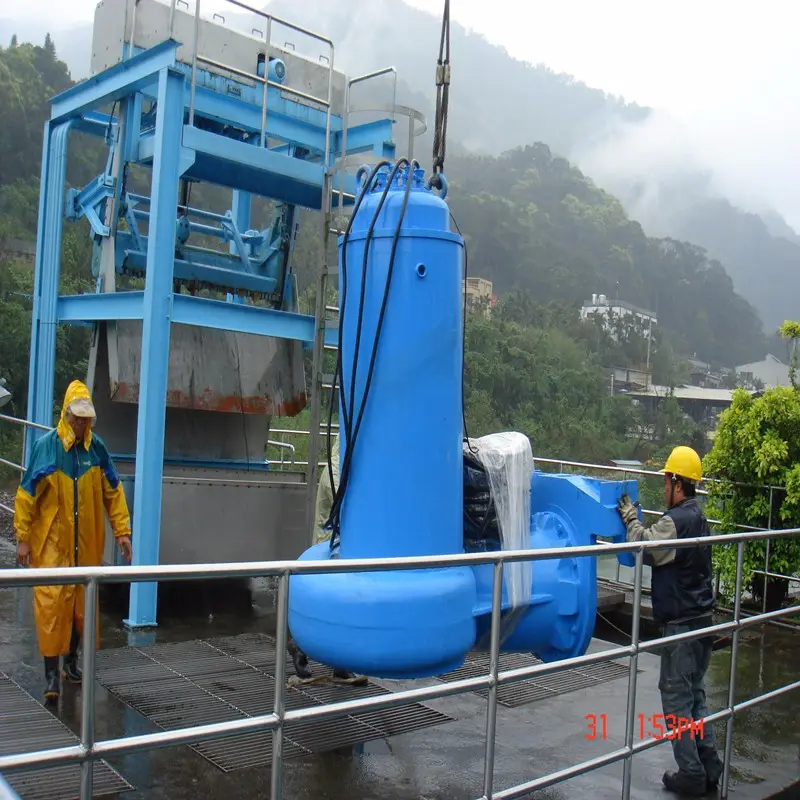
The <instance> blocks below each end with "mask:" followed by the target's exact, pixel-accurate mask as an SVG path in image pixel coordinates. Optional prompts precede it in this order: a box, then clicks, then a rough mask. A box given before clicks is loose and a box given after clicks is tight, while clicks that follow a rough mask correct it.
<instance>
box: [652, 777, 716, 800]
mask: <svg viewBox="0 0 800 800" xmlns="http://www.w3.org/2000/svg"><path fill="white" fill-rule="evenodd" d="M661 781H662V783H663V784H664V787H665V788H666V789H667V791H668V792H674V793H675V794H682V795H686V796H687V797H705V796H706V794H707V793H708V789H707V785H706V783H707V782H706V781H696V780H694V779H693V778H689V777H688V776H687V775H685V774H684V773H681V772H665V773H664V777H663V778H662V779H661Z"/></svg>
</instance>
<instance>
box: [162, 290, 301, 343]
mask: <svg viewBox="0 0 800 800" xmlns="http://www.w3.org/2000/svg"><path fill="white" fill-rule="evenodd" d="M172 321H173V322H179V323H182V324H184V325H198V326H200V327H201V328H220V329H222V330H226V331H235V332H236V333H254V334H257V335H260V336H275V337H277V338H279V339H296V340H298V341H301V342H313V341H314V317H312V316H308V315H307V314H295V313H293V312H291V311H279V310H277V309H273V308H260V307H258V306H248V305H242V304H239V303H226V302H224V301H221V300H208V299H206V298H205V297H192V296H191V295H186V294H176V295H175V296H174V298H173V305H172Z"/></svg>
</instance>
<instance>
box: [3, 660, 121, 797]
mask: <svg viewBox="0 0 800 800" xmlns="http://www.w3.org/2000/svg"><path fill="white" fill-rule="evenodd" d="M78 742H79V739H78V737H77V736H75V734H74V733H73V732H72V731H71V730H70V729H69V728H68V727H67V726H66V725H64V723H63V722H61V720H59V719H58V718H57V717H54V716H53V715H52V714H51V713H50V712H49V711H48V710H47V709H46V708H45V707H44V706H42V705H41V704H40V703H38V702H37V701H36V700H35V699H34V698H33V697H32V696H31V695H30V694H28V692H26V691H25V690H24V689H23V688H22V687H21V686H20V685H19V684H18V683H16V682H15V681H13V680H12V679H11V678H9V677H8V675H6V674H5V673H4V672H0V753H1V754H3V755H15V754H18V753H24V752H26V751H30V750H43V749H45V748H48V749H49V748H51V747H69V746H72V745H75V744H77V743H78ZM3 777H4V778H5V780H6V782H7V783H8V784H9V786H11V787H12V788H13V789H14V791H15V792H16V793H17V794H18V795H19V796H20V797H21V798H22V800H78V798H79V797H80V787H81V768H80V765H78V764H76V765H72V764H70V765H69V766H63V767H44V768H36V769H35V770H31V771H29V772H11V773H8V774H6V775H4V776H3ZM93 789H94V796H95V797H103V796H105V795H109V794H118V793H120V792H126V791H129V790H131V789H133V787H132V786H131V785H130V784H129V783H128V782H127V781H126V780H125V779H124V778H123V777H122V776H121V775H120V774H119V773H118V772H117V771H116V770H114V769H113V768H112V767H111V766H109V764H107V763H106V762H105V761H96V762H95V765H94V784H93Z"/></svg>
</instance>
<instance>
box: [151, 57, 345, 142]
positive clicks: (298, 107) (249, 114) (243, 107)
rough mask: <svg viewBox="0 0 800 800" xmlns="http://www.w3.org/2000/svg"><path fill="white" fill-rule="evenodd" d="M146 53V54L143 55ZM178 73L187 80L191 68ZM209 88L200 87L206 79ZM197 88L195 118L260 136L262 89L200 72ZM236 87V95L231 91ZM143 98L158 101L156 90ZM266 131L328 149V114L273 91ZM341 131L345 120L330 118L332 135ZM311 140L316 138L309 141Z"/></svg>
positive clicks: (179, 68) (187, 95) (268, 103)
mask: <svg viewBox="0 0 800 800" xmlns="http://www.w3.org/2000/svg"><path fill="white" fill-rule="evenodd" d="M142 52H146V51H142ZM176 69H178V70H184V71H185V73H186V75H187V79H188V78H189V77H190V76H191V67H188V66H185V65H183V64H180V63H178V64H177V65H176ZM204 78H205V79H206V81H207V82H209V84H210V85H209V86H203V85H201V83H202V81H203V79H204ZM197 80H198V84H197V87H196V90H195V114H196V115H197V116H200V117H205V118H207V119H212V120H216V121H217V122H220V123H223V124H228V125H233V126H235V127H240V128H243V129H245V130H249V131H251V132H252V133H260V132H261V101H262V97H263V90H262V88H261V86H258V87H253V86H248V85H247V84H244V83H240V82H238V81H234V80H231V79H230V78H222V77H221V76H218V75H212V74H211V73H209V72H206V71H204V70H200V69H198V71H197ZM188 84H189V82H188V80H187V88H186V94H185V98H184V101H185V103H186V105H187V106H188V105H189V98H190V89H189V85H188ZM233 87H235V90H236V94H235V95H234V94H233V93H232V92H231V91H230V90H231V89H232V88H233ZM142 94H143V95H144V96H145V97H147V98H148V99H150V100H155V99H156V98H155V90H154V89H153V88H145V89H144V90H143V91H142ZM267 108H268V114H267V130H268V132H269V135H270V137H273V138H276V139H283V140H285V141H292V142H296V143H297V144H302V145H304V146H306V147H310V148H312V149H315V150H320V151H322V150H324V149H325V125H326V113H325V111H321V110H320V109H318V108H314V107H312V106H310V105H305V104H304V103H298V102H297V101H296V100H294V99H292V98H290V97H285V96H284V95H283V94H282V93H281V91H280V90H278V89H275V88H274V87H270V88H269V90H268V95H267ZM341 129H342V118H341V117H340V116H337V115H335V114H332V115H331V132H332V133H335V132H337V131H341ZM309 136H311V137H313V138H311V139H309V138H308V137H309Z"/></svg>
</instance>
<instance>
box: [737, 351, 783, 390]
mask: <svg viewBox="0 0 800 800" xmlns="http://www.w3.org/2000/svg"><path fill="white" fill-rule="evenodd" d="M736 373H737V374H738V375H739V377H740V378H741V379H742V381H744V383H747V384H750V385H752V384H753V382H754V381H756V380H759V381H761V383H763V384H764V388H765V389H769V388H770V387H772V386H789V385H791V381H790V380H789V367H788V366H787V365H786V364H784V363H783V361H781V360H780V359H779V358H776V357H775V356H773V355H772V353H768V354H767V357H766V358H765V359H764V360H763V361H754V362H753V363H752V364H742V366H740V367H736Z"/></svg>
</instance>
